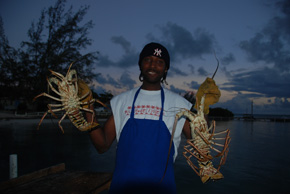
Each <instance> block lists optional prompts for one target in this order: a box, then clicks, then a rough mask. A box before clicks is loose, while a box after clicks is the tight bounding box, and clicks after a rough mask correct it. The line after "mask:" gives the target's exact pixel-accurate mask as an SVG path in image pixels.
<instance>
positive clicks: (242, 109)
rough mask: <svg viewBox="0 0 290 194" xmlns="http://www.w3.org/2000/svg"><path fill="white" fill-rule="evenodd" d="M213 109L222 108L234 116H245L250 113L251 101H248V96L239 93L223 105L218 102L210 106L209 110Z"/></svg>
mask: <svg viewBox="0 0 290 194" xmlns="http://www.w3.org/2000/svg"><path fill="white" fill-rule="evenodd" d="M214 107H223V108H225V109H228V110H229V111H232V112H233V113H236V114H245V113H250V111H251V100H250V99H249V95H247V94H242V93H239V94H238V95H237V96H235V97H234V98H233V99H231V100H229V101H226V102H223V103H221V102H219V103H217V104H215V105H213V106H211V108H214Z"/></svg>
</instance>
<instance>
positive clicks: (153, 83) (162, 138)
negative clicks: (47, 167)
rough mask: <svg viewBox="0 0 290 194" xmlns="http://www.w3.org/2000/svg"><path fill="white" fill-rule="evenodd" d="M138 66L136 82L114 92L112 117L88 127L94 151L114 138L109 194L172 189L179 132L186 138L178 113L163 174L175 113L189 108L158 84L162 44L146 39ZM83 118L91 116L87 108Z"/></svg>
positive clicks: (166, 60)
mask: <svg viewBox="0 0 290 194" xmlns="http://www.w3.org/2000/svg"><path fill="white" fill-rule="evenodd" d="M139 68H140V71H141V73H140V77H139V79H140V81H141V82H142V85H141V87H138V88H134V89H132V90H130V91H127V92H124V93H122V94H120V95H118V96H116V97H114V98H113V99H112V100H111V107H112V113H113V114H112V116H111V117H110V118H109V119H108V120H107V122H106V123H105V125H104V126H103V127H102V128H100V127H99V128H95V129H93V130H92V131H91V132H90V137H91V140H92V142H93V144H94V146H95V147H96V149H97V150H98V152H100V153H103V152H105V151H106V150H108V149H109V148H110V146H111V144H112V143H113V141H114V140H115V139H117V142H118V146H117V153H116V167H115V171H114V175H113V179H112V183H111V187H110V193H161V192H162V193H176V185H175V180H174V172H173V162H174V160H175V158H176V156H177V150H178V147H179V143H180V140H181V133H182V132H183V133H184V134H185V136H186V138H191V135H190V127H189V123H188V121H186V120H185V119H184V118H182V119H180V121H179V122H178V125H177V128H176V131H175V134H174V138H173V146H172V147H171V150H170V157H169V160H168V166H167V170H166V173H165V175H164V172H165V168H166V163H167V156H168V153H169V144H170V139H171V133H172V128H173V124H174V119H175V115H176V113H177V112H178V111H179V110H180V109H182V108H186V109H190V108H191V106H192V104H191V103H189V102H188V101H187V100H185V99H184V98H183V97H181V96H179V95H177V94H175V93H173V92H171V91H169V90H167V89H164V88H162V86H161V83H162V82H164V81H166V75H167V72H168V70H169V68H170V57H169V53H168V51H167V49H166V48H165V47H164V46H162V45H161V44H158V43H149V44H147V45H146V46H145V47H144V48H143V50H142V51H141V53H140V56H139ZM90 108H91V109H93V107H90ZM87 120H88V121H91V114H89V113H87ZM163 175H164V177H163Z"/></svg>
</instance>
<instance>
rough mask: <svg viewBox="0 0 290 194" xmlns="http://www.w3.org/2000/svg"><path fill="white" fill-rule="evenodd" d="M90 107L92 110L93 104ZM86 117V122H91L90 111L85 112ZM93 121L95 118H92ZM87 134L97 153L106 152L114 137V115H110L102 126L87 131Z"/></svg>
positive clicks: (95, 120)
mask: <svg viewBox="0 0 290 194" xmlns="http://www.w3.org/2000/svg"><path fill="white" fill-rule="evenodd" d="M90 109H91V110H94V108H93V106H91V107H90ZM86 118H87V121H88V122H91V121H92V113H89V112H87V113H86ZM94 122H97V119H96V118H94ZM89 134H90V137H91V140H92V143H93V144H94V146H95V148H96V149H97V151H98V152H99V153H104V152H106V151H107V150H108V149H109V148H110V147H111V145H112V143H113V142H114V140H115V138H116V130H115V122H114V116H113V115H111V116H110V117H109V118H108V120H107V121H106V123H105V125H104V126H103V127H101V126H99V127H98V128H97V129H95V130H92V131H91V132H89Z"/></svg>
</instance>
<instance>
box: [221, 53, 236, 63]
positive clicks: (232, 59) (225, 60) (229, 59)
mask: <svg viewBox="0 0 290 194" xmlns="http://www.w3.org/2000/svg"><path fill="white" fill-rule="evenodd" d="M235 61H236V59H235V56H234V54H233V53H228V54H227V55H226V56H224V57H223V58H222V59H221V62H222V64H223V65H229V64H230V63H233V62H235Z"/></svg>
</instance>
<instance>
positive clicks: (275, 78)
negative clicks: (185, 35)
mask: <svg viewBox="0 0 290 194" xmlns="http://www.w3.org/2000/svg"><path fill="white" fill-rule="evenodd" d="M277 5H278V6H279V7H280V9H281V12H282V15H279V16H276V17H274V18H272V19H271V20H270V21H269V22H268V23H267V25H266V26H265V27H264V28H263V29H262V30H261V31H259V32H257V33H256V34H255V35H254V36H253V37H252V38H250V39H249V40H244V41H241V42H240V44H239V46H240V48H241V49H242V50H243V51H245V53H246V54H247V59H248V60H249V61H250V62H252V63H254V64H253V65H255V63H258V62H259V63H260V64H263V63H264V66H263V67H260V68H257V69H255V70H253V71H240V72H236V73H231V74H229V72H227V73H228V74H227V75H228V76H229V83H226V84H225V85H224V86H227V88H224V89H228V90H234V91H250V92H256V93H259V94H260V95H261V96H266V97H279V98H287V97H289V96H290V90H289V88H290V27H289V23H290V11H289V10H290V9H289V8H290V3H289V1H280V3H278V4H277ZM225 59H227V60H226V61H228V60H233V59H232V57H231V55H229V56H228V57H226V58H225Z"/></svg>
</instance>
